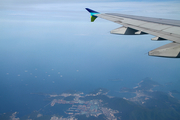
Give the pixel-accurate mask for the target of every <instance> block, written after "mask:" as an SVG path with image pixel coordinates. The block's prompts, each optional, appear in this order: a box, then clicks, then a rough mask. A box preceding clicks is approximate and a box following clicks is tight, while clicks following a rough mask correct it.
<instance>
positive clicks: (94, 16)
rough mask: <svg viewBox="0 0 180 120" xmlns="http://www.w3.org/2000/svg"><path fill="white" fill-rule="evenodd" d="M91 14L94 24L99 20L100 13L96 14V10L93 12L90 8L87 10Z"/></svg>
mask: <svg viewBox="0 0 180 120" xmlns="http://www.w3.org/2000/svg"><path fill="white" fill-rule="evenodd" d="M85 9H86V10H87V11H88V12H89V13H90V14H91V22H94V21H95V19H96V18H97V16H96V14H99V12H96V11H94V10H91V9H89V8H85Z"/></svg>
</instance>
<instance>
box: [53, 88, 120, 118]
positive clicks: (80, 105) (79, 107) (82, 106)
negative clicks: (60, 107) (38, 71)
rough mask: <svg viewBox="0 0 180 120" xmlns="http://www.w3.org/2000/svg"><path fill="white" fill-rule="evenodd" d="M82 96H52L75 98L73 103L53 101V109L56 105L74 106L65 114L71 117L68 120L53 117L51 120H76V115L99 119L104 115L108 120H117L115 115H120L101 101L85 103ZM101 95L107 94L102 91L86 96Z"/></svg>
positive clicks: (61, 100)
mask: <svg viewBox="0 0 180 120" xmlns="http://www.w3.org/2000/svg"><path fill="white" fill-rule="evenodd" d="M81 94H83V93H80V94H65V93H63V94H61V95H51V97H57V96H64V97H65V98H66V97H70V96H71V97H72V96H73V97H74V99H73V100H71V101H66V100H64V99H53V100H52V102H51V107H53V106H55V105H56V104H71V105H72V106H71V107H70V108H69V109H67V110H66V111H65V114H67V115H69V117H68V118H66V119H65V118H57V117H55V116H53V117H52V118H51V120H75V116H76V115H86V117H90V116H94V117H98V116H100V115H104V116H105V117H106V119H108V120H117V118H116V117H115V115H114V114H116V113H119V111H117V110H112V109H110V108H106V107H104V106H103V104H102V102H103V101H102V100H101V99H98V100H97V99H93V100H90V101H84V100H80V98H83V97H84V96H81ZM100 94H107V93H102V92H101V89H100V90H99V92H97V93H95V94H87V95H86V96H97V95H100Z"/></svg>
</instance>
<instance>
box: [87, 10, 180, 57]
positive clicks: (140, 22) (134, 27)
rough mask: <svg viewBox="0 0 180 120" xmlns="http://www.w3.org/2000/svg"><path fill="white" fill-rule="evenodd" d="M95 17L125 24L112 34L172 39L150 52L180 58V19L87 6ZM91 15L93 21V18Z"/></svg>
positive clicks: (151, 54) (150, 53)
mask: <svg viewBox="0 0 180 120" xmlns="http://www.w3.org/2000/svg"><path fill="white" fill-rule="evenodd" d="M86 10H88V11H89V12H90V13H91V16H92V17H94V18H95V19H96V18H97V17H100V18H103V19H106V20H109V21H112V22H115V23H118V24H121V25H123V26H122V27H120V28H117V29H114V30H112V31H111V33H112V34H120V35H143V34H151V35H154V36H156V37H154V38H152V39H151V40H155V41H160V40H170V41H173V42H172V43H169V44H167V45H164V46H161V47H159V48H156V49H154V50H152V51H150V52H149V55H150V56H158V57H171V58H180V20H170V19H160V18H151V17H143V16H134V15H125V14H118V13H104V14H100V13H99V12H96V11H94V10H91V9H89V8H86ZM92 17H91V22H93V21H94V20H95V19H94V20H92Z"/></svg>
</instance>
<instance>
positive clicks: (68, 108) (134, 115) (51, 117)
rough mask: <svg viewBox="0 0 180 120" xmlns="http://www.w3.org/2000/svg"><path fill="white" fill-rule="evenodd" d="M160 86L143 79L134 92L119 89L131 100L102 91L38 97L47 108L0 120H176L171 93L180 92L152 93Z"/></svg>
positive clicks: (178, 106) (179, 112) (179, 109)
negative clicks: (43, 99) (130, 95)
mask: <svg viewBox="0 0 180 120" xmlns="http://www.w3.org/2000/svg"><path fill="white" fill-rule="evenodd" d="M159 86H162V85H161V84H159V83H157V82H155V81H153V80H152V79H150V78H146V79H143V80H142V81H141V82H139V83H138V84H137V86H135V87H134V88H127V87H124V88H121V89H120V91H119V93H127V94H132V93H134V94H136V96H133V97H130V98H125V97H123V98H119V97H114V96H109V95H108V92H109V90H107V89H105V88H99V89H95V90H94V91H92V92H90V93H89V94H84V93H83V92H79V91H73V90H68V91H65V92H63V93H61V94H55V93H54V94H42V93H41V94H39V95H44V96H45V98H46V99H45V100H47V101H49V104H47V105H45V106H44V107H43V108H41V109H40V110H35V111H33V112H32V113H30V114H28V115H25V116H23V117H16V115H17V114H18V112H14V113H11V114H3V115H1V116H0V119H1V120H4V119H5V118H7V115H8V116H9V117H8V118H9V119H10V120H170V119H171V120H178V119H179V118H180V101H179V100H178V99H176V98H174V97H173V96H172V93H175V94H179V92H178V91H177V90H172V91H170V92H169V93H166V92H162V91H157V90H154V88H156V87H159ZM170 93H171V94H170ZM32 95H33V94H32Z"/></svg>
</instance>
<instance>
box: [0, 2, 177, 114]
mask: <svg viewBox="0 0 180 120" xmlns="http://www.w3.org/2000/svg"><path fill="white" fill-rule="evenodd" d="M179 6H180V2H178V1H156V2H154V1H148V2H147V1H128V2H125V1H108V0H107V1H105V2H104V1H101V0H99V1H92V0H91V1H89V0H86V1H84V0H83V1H78V2H76V3H75V2H74V1H73V2H72V1H71V0H69V1H67V0H66V1H63V0H62V1H58V0H53V1H52V0H51V1H50V0H45V2H44V1H43V0H39V1H35V0H34V1H30V0H29V1H26V2H23V1H22V0H16V1H13V0H12V1H11V0H6V1H5V0H1V5H0V16H1V17H0V26H1V27H0V55H1V57H0V76H1V78H0V79H1V80H0V92H1V94H0V99H1V98H4V95H7V97H6V98H7V99H11V97H10V95H14V94H17V93H18V94H20V95H21V94H25V93H30V92H49V93H52V92H56V93H57V92H58V91H63V90H66V89H75V90H81V91H85V92H90V91H92V90H93V89H95V88H98V87H106V88H108V89H116V90H119V89H120V87H124V86H126V87H127V85H128V86H129V87H133V86H135V85H136V84H137V83H138V82H139V81H140V80H142V79H144V78H145V77H151V78H152V79H153V80H155V81H157V82H160V83H162V84H164V83H166V82H175V81H177V80H179V78H180V74H179V69H180V64H179V59H173V58H161V57H152V56H148V54H147V53H148V51H150V50H153V49H155V48H157V47H160V46H162V45H164V44H167V43H170V41H160V42H159V41H151V40H150V39H151V38H153V37H154V36H152V35H141V36H122V35H113V34H110V31H111V30H113V29H115V28H118V27H121V25H119V24H116V23H113V22H111V21H107V20H103V19H100V18H98V19H97V20H96V21H95V22H94V23H91V22H90V14H89V13H88V12H87V11H86V10H85V8H87V7H88V8H92V9H94V10H96V11H98V12H101V13H107V12H109V13H123V14H131V15H139V16H148V17H158V18H168V19H177V20H180V8H179ZM117 78H118V79H123V80H124V81H127V84H126V85H124V84H123V85H119V86H118V85H115V84H113V85H109V83H108V82H107V81H108V79H117ZM114 86H116V88H115V87H114ZM15 90H16V91H17V92H15ZM4 101H6V100H5V99H3V102H4ZM1 103H2V99H1ZM0 111H1V110H0Z"/></svg>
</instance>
